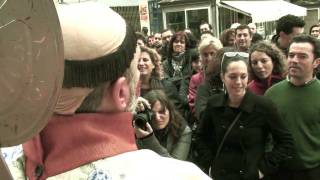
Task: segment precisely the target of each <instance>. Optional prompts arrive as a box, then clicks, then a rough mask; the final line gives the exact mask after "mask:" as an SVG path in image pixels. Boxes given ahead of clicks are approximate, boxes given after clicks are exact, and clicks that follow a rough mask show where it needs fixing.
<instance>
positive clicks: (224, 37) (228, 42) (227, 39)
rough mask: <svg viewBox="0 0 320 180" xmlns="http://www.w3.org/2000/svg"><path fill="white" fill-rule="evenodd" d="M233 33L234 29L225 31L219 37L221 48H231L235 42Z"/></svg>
mask: <svg viewBox="0 0 320 180" xmlns="http://www.w3.org/2000/svg"><path fill="white" fill-rule="evenodd" d="M235 36H236V34H235V31H234V29H226V30H224V31H223V32H222V33H221V35H220V41H221V43H222V45H223V47H232V46H234V40H235Z"/></svg>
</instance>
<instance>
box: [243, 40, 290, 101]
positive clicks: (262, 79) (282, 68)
mask: <svg viewBox="0 0 320 180" xmlns="http://www.w3.org/2000/svg"><path fill="white" fill-rule="evenodd" d="M249 54H250V56H249V65H250V69H251V78H252V81H251V82H250V83H249V85H248V89H249V90H250V91H251V92H253V93H255V94H257V95H263V94H264V93H265V92H266V90H267V89H269V88H270V87H271V86H272V85H274V84H275V83H277V82H279V81H281V80H283V79H284V78H285V75H286V72H287V68H286V63H285V57H284V54H283V53H282V52H281V51H280V50H279V49H278V48H277V47H276V46H274V45H272V44H270V43H267V42H258V43H256V44H254V45H253V46H252V47H251V48H250V50H249Z"/></svg>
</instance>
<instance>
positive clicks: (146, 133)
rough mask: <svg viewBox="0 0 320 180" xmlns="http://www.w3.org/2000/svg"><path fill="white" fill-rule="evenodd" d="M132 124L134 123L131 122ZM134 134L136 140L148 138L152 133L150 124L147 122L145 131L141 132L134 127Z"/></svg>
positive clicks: (141, 130)
mask: <svg viewBox="0 0 320 180" xmlns="http://www.w3.org/2000/svg"><path fill="white" fill-rule="evenodd" d="M133 124H134V122H133ZM134 132H135V134H136V137H137V138H138V139H141V138H144V137H146V136H149V135H150V134H151V133H153V129H152V127H151V126H150V124H149V123H148V122H147V124H146V130H143V129H141V128H139V127H137V126H135V125H134Z"/></svg>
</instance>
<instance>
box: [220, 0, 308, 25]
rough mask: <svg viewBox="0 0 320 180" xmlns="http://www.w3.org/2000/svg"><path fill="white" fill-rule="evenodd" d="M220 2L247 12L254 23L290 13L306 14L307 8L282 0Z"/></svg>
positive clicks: (272, 19) (276, 18)
mask: <svg viewBox="0 0 320 180" xmlns="http://www.w3.org/2000/svg"><path fill="white" fill-rule="evenodd" d="M221 4H225V5H227V6H230V7H231V8H233V9H238V10H240V11H243V12H246V13H248V14H249V15H250V16H251V17H252V21H253V22H255V23H259V22H267V21H275V20H278V19H279V18H280V17H282V16H284V15H287V14H292V15H296V16H306V15H307V9H306V8H304V7H301V6H298V5H295V4H292V3H289V2H287V1H283V0H273V1H272V0H270V1H221Z"/></svg>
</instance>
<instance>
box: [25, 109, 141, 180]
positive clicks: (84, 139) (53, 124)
mask: <svg viewBox="0 0 320 180" xmlns="http://www.w3.org/2000/svg"><path fill="white" fill-rule="evenodd" d="M131 121H132V114H131V113H129V112H124V113H115V114H103V113H88V114H75V115H70V116H62V115H54V116H53V117H52V119H51V120H50V121H49V123H48V125H47V126H46V127H45V128H44V129H43V130H42V131H41V132H40V134H38V135H37V136H35V137H34V138H33V139H31V140H30V141H28V142H26V143H24V144H23V150H24V154H25V157H26V167H25V173H26V175H27V176H28V178H29V179H30V180H34V179H40V180H42V179H46V178H47V177H50V176H55V175H58V174H61V173H63V172H66V171H69V170H72V169H75V168H77V167H79V166H81V165H85V164H87V163H90V162H93V161H96V160H99V159H102V158H106V157H110V156H114V155H117V154H121V153H124V152H128V151H134V150H136V149H137V147H136V144H135V138H134V130H133V128H132V122H131ZM37 176H38V177H37Z"/></svg>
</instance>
